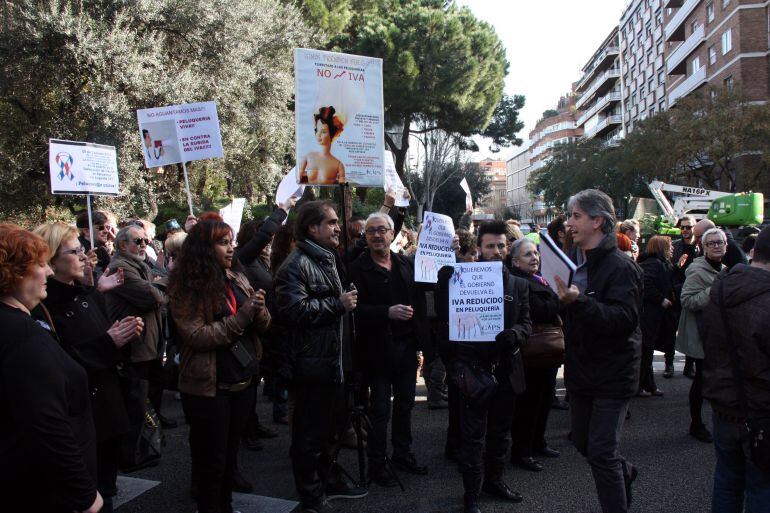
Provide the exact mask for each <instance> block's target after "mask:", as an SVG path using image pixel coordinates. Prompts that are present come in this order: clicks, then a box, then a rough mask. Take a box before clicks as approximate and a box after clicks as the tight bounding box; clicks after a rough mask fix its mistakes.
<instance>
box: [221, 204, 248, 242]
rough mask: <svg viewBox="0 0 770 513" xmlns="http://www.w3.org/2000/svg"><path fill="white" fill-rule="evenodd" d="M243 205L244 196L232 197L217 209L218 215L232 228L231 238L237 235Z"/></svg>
mask: <svg viewBox="0 0 770 513" xmlns="http://www.w3.org/2000/svg"><path fill="white" fill-rule="evenodd" d="M245 205H246V198H233V202H232V203H230V204H229V205H225V206H224V207H222V208H220V209H219V215H220V216H222V219H224V221H225V223H227V224H228V225H230V228H232V229H233V239H235V238H236V237H237V236H238V231H239V230H240V229H241V219H242V218H243V207H244V206H245Z"/></svg>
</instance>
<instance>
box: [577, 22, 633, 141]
mask: <svg viewBox="0 0 770 513" xmlns="http://www.w3.org/2000/svg"><path fill="white" fill-rule="evenodd" d="M621 85H622V83H621V65H620V43H619V40H618V27H615V28H613V29H612V31H611V32H610V34H609V35H608V36H607V37H606V38H605V39H604V41H603V42H602V44H601V45H600V46H599V49H598V50H596V53H594V55H593V56H591V59H590V60H589V61H588V63H587V64H586V65H585V66H584V67H583V69H582V76H581V77H580V80H578V82H577V83H576V84H575V92H576V93H577V94H578V98H577V101H576V102H575V106H576V107H577V109H578V118H577V121H576V127H577V128H579V129H581V130H582V131H583V138H584V139H601V140H603V141H605V142H607V144H613V143H616V142H617V141H618V140H619V139H620V138H621V137H622V136H623V118H622V116H621V114H622V112H621V110H622V102H621V100H622V88H621Z"/></svg>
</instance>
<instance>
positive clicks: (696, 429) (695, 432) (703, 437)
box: [690, 422, 714, 444]
mask: <svg viewBox="0 0 770 513" xmlns="http://www.w3.org/2000/svg"><path fill="white" fill-rule="evenodd" d="M690 436H692V437H693V438H695V439H696V440H699V441H701V442H703V443H707V444H710V443H712V442H713V441H714V437H712V436H711V432H710V431H709V430H708V429H706V426H705V425H704V424H703V423H702V422H700V423H697V424H690Z"/></svg>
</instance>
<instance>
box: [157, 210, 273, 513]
mask: <svg viewBox="0 0 770 513" xmlns="http://www.w3.org/2000/svg"><path fill="white" fill-rule="evenodd" d="M201 219H202V220H201ZM201 219H199V220H198V223H197V224H196V225H195V226H194V227H193V228H192V229H191V230H190V232H189V233H188V234H187V238H186V239H185V241H184V242H183V243H182V249H181V251H180V254H179V257H178V259H177V260H176V264H175V265H174V269H173V271H172V272H171V275H170V278H169V287H168V293H169V296H170V298H171V314H172V316H173V318H174V322H175V324H176V326H177V329H178V331H179V335H180V340H181V342H182V348H181V353H180V364H179V391H180V392H181V394H182V408H183V409H184V413H185V417H186V418H187V421H188V424H189V425H190V452H191V454H192V472H193V486H194V488H195V490H196V494H195V495H196V500H197V503H198V511H199V512H200V513H230V512H232V506H231V503H232V488H233V477H234V475H235V471H236V456H237V454H238V447H239V443H240V440H241V436H242V435H243V431H244V429H245V427H246V420H247V419H248V415H249V407H250V406H251V405H252V404H253V402H254V393H255V387H254V386H252V380H253V379H254V376H255V375H256V374H257V373H258V370H259V369H258V362H259V360H260V358H261V354H262V346H261V344H260V341H259V338H258V333H264V332H265V331H267V329H268V328H269V326H270V314H269V313H268V311H267V309H266V308H265V293H264V291H263V290H261V289H260V290H258V291H256V292H255V291H254V289H253V288H252V287H251V286H250V285H249V280H248V279H247V278H246V276H245V275H244V274H243V273H242V272H240V271H241V270H240V264H239V263H238V260H237V259H234V258H233V257H234V252H233V232H232V230H231V229H230V227H229V226H228V225H227V224H225V223H223V222H222V221H221V220H216V219H210V220H209V219H204V218H203V217H202V218H201Z"/></svg>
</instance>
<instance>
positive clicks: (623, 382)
mask: <svg viewBox="0 0 770 513" xmlns="http://www.w3.org/2000/svg"><path fill="white" fill-rule="evenodd" d="M568 208H569V212H570V218H569V220H568V221H567V227H568V228H569V230H570V232H571V234H572V240H573V244H574V246H573V247H572V248H571V251H570V257H571V258H572V260H573V261H574V262H575V264H577V266H578V268H577V271H576V272H575V275H574V278H573V281H572V285H571V286H570V287H567V284H565V283H564V282H563V281H562V280H560V279H559V278H558V277H556V280H555V281H556V283H557V286H558V292H559V299H560V300H561V302H562V304H564V305H565V307H566V310H565V320H564V324H565V330H564V338H565V346H566V360H565V365H564V381H565V384H566V386H567V392H568V393H569V411H570V418H571V421H572V443H573V444H574V445H575V447H576V448H577V450H578V451H580V453H581V454H582V455H584V456H585V457H586V459H587V460H588V463H589V464H590V465H591V471H592V472H593V476H594V482H595V484H596V491H597V493H598V495H599V504H601V507H602V511H603V512H604V513H610V512H612V513H618V512H625V511H628V507H629V505H630V503H631V495H630V494H631V483H632V481H633V480H634V479H635V478H636V473H637V471H636V467H634V466H633V465H631V463H630V462H628V461H626V459H625V458H623V456H622V455H621V454H620V452H619V451H618V446H619V445H620V434H621V431H622V428H623V420H624V419H625V417H626V410H627V409H628V403H629V401H630V399H631V397H632V396H634V395H635V394H636V392H637V391H638V386H639V367H640V363H641V357H642V350H641V329H640V327H639V312H640V311H641V307H642V271H641V269H640V268H639V266H638V265H636V262H634V261H633V260H632V259H631V258H629V257H628V256H627V255H625V254H624V253H623V252H622V251H620V250H619V249H618V247H617V238H616V236H615V234H614V233H613V228H614V226H615V209H614V207H613V206H612V200H611V199H610V198H609V196H607V195H606V194H604V193H603V192H601V191H598V190H595V189H588V190H584V191H581V192H579V193H577V194H576V195H575V196H573V197H572V198H570V201H569V204H568Z"/></svg>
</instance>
